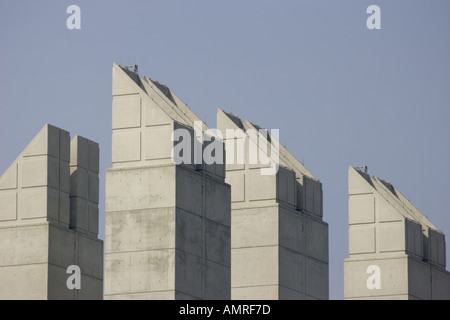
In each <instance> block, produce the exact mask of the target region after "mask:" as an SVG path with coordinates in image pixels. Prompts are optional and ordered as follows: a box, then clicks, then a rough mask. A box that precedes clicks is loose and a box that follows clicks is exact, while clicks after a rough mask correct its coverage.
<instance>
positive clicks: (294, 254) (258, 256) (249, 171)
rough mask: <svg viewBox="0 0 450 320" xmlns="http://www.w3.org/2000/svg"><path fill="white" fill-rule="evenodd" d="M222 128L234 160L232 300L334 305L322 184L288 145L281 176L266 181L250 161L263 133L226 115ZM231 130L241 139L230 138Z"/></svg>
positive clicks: (230, 170)
mask: <svg viewBox="0 0 450 320" xmlns="http://www.w3.org/2000/svg"><path fill="white" fill-rule="evenodd" d="M217 126H218V129H219V130H220V131H221V132H222V134H223V135H224V141H225V145H226V147H227V149H226V152H227V154H229V153H231V152H233V153H232V156H230V158H231V161H227V163H226V182H227V183H229V184H230V185H231V201H232V207H231V208H232V211H231V297H232V299H328V288H329V287H328V225H327V224H326V223H325V222H323V220H322V216H323V210H322V185H321V183H320V182H319V181H318V180H317V179H316V178H315V177H314V176H313V175H312V173H311V172H309V171H308V170H307V169H306V168H305V167H304V166H303V165H302V164H301V163H300V162H299V161H298V160H297V159H295V157H294V156H293V155H292V154H291V153H290V152H289V151H288V150H286V148H284V147H283V146H282V145H281V144H280V145H279V164H280V166H279V170H278V172H277V174H275V175H262V174H261V171H260V169H261V168H263V167H267V165H264V164H261V161H259V160H260V159H258V162H257V163H252V161H250V159H251V156H252V155H251V154H249V153H250V152H251V151H250V148H249V147H248V146H249V142H250V141H251V139H253V138H252V137H253V136H252V135H251V134H246V133H248V132H249V130H258V129H259V127H257V126H255V125H254V124H252V123H250V122H248V121H243V120H241V119H239V118H238V117H236V116H234V115H231V114H228V113H225V112H223V111H222V110H219V111H218V115H217ZM227 129H228V130H230V129H231V130H233V131H234V133H233V132H232V133H231V134H230V135H228V134H227ZM239 130H240V131H239ZM238 132H240V134H238ZM270 139H272V140H273V139H275V137H273V136H270ZM253 141H254V140H253ZM258 141H259V139H256V141H254V142H255V144H256V145H257V146H258V148H259V147H260V145H259V142H258ZM262 141H265V142H264V143H267V144H269V145H270V143H269V142H268V140H267V139H266V140H264V139H263V140H262ZM241 143H243V145H244V146H245V147H244V149H243V150H244V152H245V154H244V155H243V157H242V159H243V161H242V162H240V161H239V160H238V152H239V151H238V148H240V144H241ZM230 146H231V148H230ZM230 149H233V151H231V150H230ZM241 150H242V149H241ZM270 152H274V150H273V148H272V149H271V148H269V152H267V154H270ZM233 158H234V159H233ZM227 159H228V158H227Z"/></svg>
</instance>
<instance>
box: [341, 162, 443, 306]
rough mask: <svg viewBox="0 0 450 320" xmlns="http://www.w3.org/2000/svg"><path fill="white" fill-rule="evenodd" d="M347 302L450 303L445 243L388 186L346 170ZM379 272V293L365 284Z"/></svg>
mask: <svg viewBox="0 0 450 320" xmlns="http://www.w3.org/2000/svg"><path fill="white" fill-rule="evenodd" d="M348 179H349V258H348V259H346V260H345V263H344V278H345V281H344V289H345V290H344V291H345V292H344V296H345V299H426V300H430V299H447V300H448V299H450V273H449V272H447V271H446V270H445V237H444V234H443V233H442V232H441V231H439V229H437V227H436V226H434V225H433V224H432V222H431V221H430V220H428V218H427V217H425V216H424V215H423V214H422V213H421V212H419V210H417V209H416V208H415V207H414V206H413V205H412V204H411V203H410V202H409V201H408V200H407V199H406V198H405V197H404V196H403V195H402V194H401V193H400V192H399V191H398V190H397V189H396V188H395V187H394V186H393V185H392V184H390V183H388V182H386V181H383V180H381V179H379V178H376V177H371V176H369V175H368V174H367V173H365V172H362V171H360V170H357V169H355V168H353V167H350V168H349V177H348ZM370 266H376V267H378V268H379V274H380V278H379V283H380V285H379V287H373V286H371V285H368V284H367V281H368V279H369V277H371V276H372V275H374V274H375V273H374V272H373V271H368V268H369V267H370Z"/></svg>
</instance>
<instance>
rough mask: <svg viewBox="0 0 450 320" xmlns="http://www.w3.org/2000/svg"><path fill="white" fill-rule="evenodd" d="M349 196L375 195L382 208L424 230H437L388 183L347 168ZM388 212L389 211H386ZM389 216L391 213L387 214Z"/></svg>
mask: <svg viewBox="0 0 450 320" xmlns="http://www.w3.org/2000/svg"><path fill="white" fill-rule="evenodd" d="M348 185H349V195H352V194H359V193H375V194H377V195H379V196H381V198H382V199H384V200H385V201H383V202H384V206H386V208H387V207H390V208H391V209H390V210H393V211H396V212H397V213H398V214H400V215H402V216H403V217H404V218H408V219H411V220H413V221H416V222H418V223H420V224H421V225H422V226H423V227H424V228H431V229H434V230H439V229H438V228H437V227H436V226H435V225H434V224H433V223H432V222H431V221H430V220H429V219H428V218H427V217H426V216H425V215H424V214H423V213H421V212H420V211H419V210H418V209H417V208H416V207H415V206H414V205H413V204H412V203H411V202H410V201H409V200H408V199H407V198H406V197H405V196H404V195H403V194H402V193H401V192H400V191H398V189H397V188H395V187H394V186H393V185H392V184H391V183H390V182H387V181H385V180H382V179H380V178H377V177H371V176H370V175H369V174H367V173H365V172H362V171H359V170H357V169H355V168H354V167H351V166H350V168H349V174H348ZM386 210H389V209H386ZM389 215H390V216H391V215H392V213H389Z"/></svg>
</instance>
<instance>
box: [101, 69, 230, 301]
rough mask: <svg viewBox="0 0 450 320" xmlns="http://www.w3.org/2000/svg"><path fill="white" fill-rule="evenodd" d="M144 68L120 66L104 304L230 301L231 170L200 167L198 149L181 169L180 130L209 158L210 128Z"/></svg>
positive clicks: (109, 174)
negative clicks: (145, 73) (144, 72)
mask: <svg viewBox="0 0 450 320" xmlns="http://www.w3.org/2000/svg"><path fill="white" fill-rule="evenodd" d="M136 71H137V70H136V69H135V70H129V68H127V67H121V66H119V65H117V64H114V65H113V103H112V128H113V133H112V162H113V167H112V168H111V169H108V170H107V172H106V234H105V299H229V298H230V197H231V191H230V186H229V185H228V184H226V183H225V182H224V179H225V168H224V165H219V164H212V165H206V164H205V163H201V164H195V161H194V159H193V158H194V153H195V152H192V153H191V155H190V156H189V160H192V161H184V162H183V163H180V164H176V161H174V160H175V159H178V158H177V157H178V156H181V155H180V154H174V157H173V158H172V155H173V150H174V146H176V145H178V144H177V142H174V141H172V140H173V139H172V136H173V135H174V136H175V135H176V133H175V132H176V131H175V130H176V129H185V130H187V131H188V132H189V133H190V134H191V135H192V139H191V140H190V141H187V140H186V141H185V140H184V138H183V140H182V141H180V142H183V143H188V145H190V146H191V147H192V149H195V147H199V148H200V152H202V151H203V150H205V149H206V147H207V146H208V145H209V143H206V142H205V143H202V141H203V140H202V133H203V132H205V131H206V130H207V129H208V128H207V126H206V125H205V124H204V123H203V122H201V120H200V119H199V118H198V117H197V116H196V115H195V114H194V113H193V112H192V111H191V110H190V109H189V108H188V107H187V106H186V105H185V104H184V103H183V102H182V101H181V100H180V99H179V98H178V97H177V96H176V95H175V94H174V93H173V92H172V91H171V90H170V89H169V88H168V87H166V86H164V85H162V84H160V83H158V82H156V81H153V80H151V79H149V78H147V77H141V76H140V75H139V74H138V73H137V72H136ZM195 122H197V124H198V123H200V125H199V127H200V128H199V130H198V131H197V132H195V131H194V129H193V128H194V127H195ZM221 147H222V148H223V144H222V143H221ZM183 152H186V151H183ZM186 155H187V154H184V153H183V156H186ZM191 156H192V157H191Z"/></svg>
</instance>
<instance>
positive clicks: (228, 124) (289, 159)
mask: <svg viewBox="0 0 450 320" xmlns="http://www.w3.org/2000/svg"><path fill="white" fill-rule="evenodd" d="M217 126H218V128H219V129H221V130H222V131H223V133H225V129H226V128H230V129H232V128H234V129H238V128H239V129H242V130H243V131H246V130H248V129H253V130H257V131H258V132H259V130H260V129H265V128H262V127H261V126H259V125H256V124H254V123H251V122H249V121H243V120H242V119H240V118H239V117H238V116H236V115H234V114H231V113H229V112H225V111H223V110H221V109H219V110H218V111H217ZM267 133H268V134H267V139H265V140H266V141H267V142H268V143H270V142H271V139H274V141H276V142H278V145H279V161H280V163H279V164H280V165H281V166H284V167H286V168H289V169H291V170H293V171H295V172H296V173H297V177H298V178H299V177H301V176H308V177H310V178H312V179H313V180H316V181H317V178H316V177H315V176H314V175H313V174H312V173H311V172H310V171H309V170H308V169H307V168H306V167H305V166H304V165H303V164H302V163H301V162H300V161H298V160H297V159H296V158H295V157H294V156H293V155H292V153H290V152H289V151H288V150H287V149H286V147H284V146H283V145H282V144H281V143H279V141H278V140H276V139H275V138H274V137H273V136H272V135H271V134H270V131H269V130H267ZM258 136H259V135H258Z"/></svg>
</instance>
